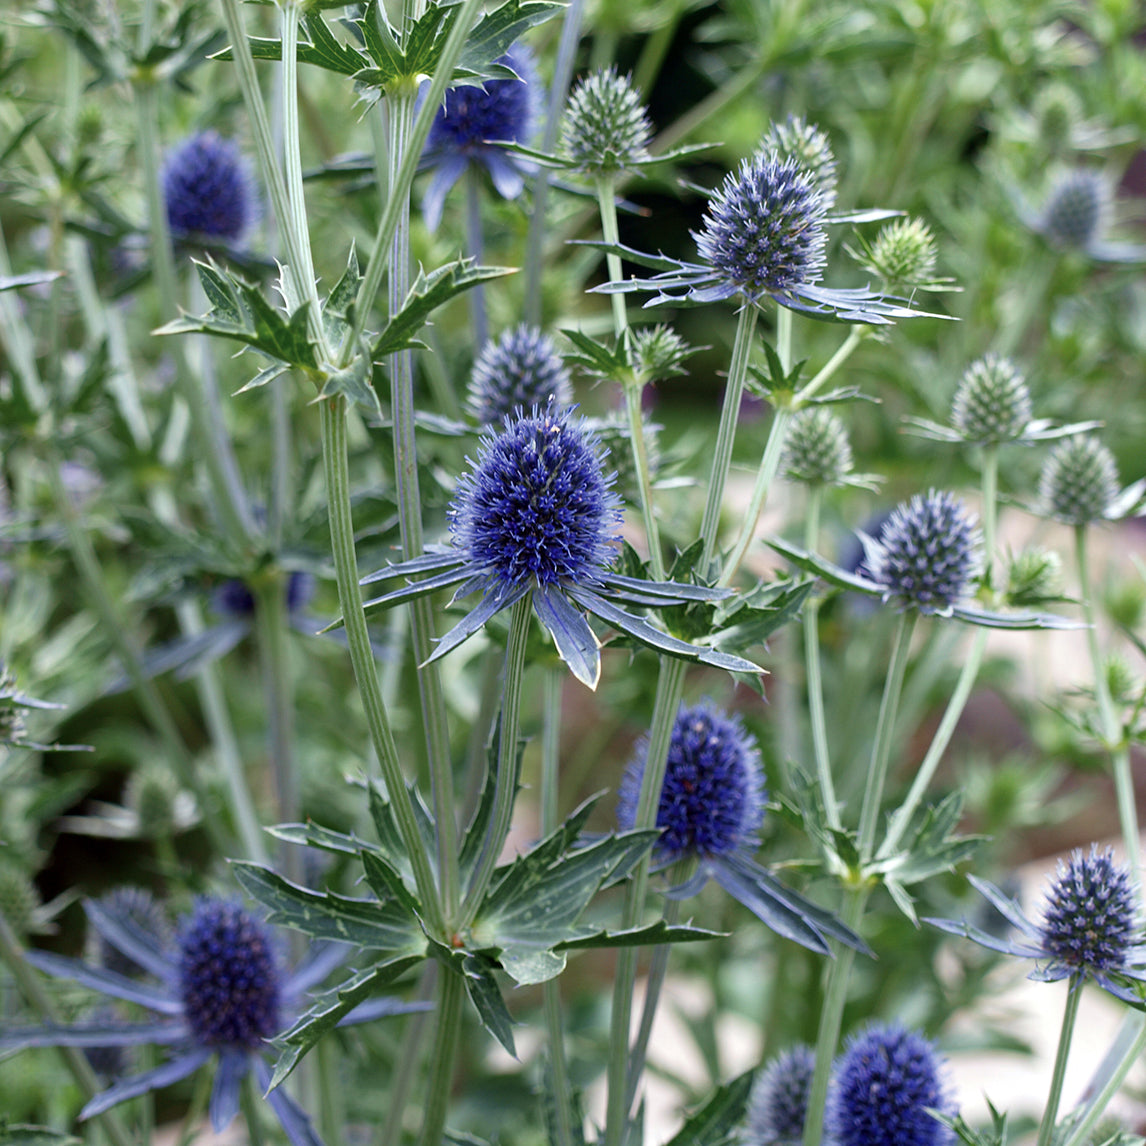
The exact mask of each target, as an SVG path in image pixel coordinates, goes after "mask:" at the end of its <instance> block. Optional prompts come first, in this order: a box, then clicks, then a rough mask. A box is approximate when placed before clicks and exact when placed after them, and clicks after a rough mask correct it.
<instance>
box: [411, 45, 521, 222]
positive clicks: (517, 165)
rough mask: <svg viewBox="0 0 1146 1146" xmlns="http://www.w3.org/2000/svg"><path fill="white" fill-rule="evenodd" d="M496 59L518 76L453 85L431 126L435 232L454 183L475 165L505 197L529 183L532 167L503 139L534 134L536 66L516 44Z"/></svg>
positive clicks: (427, 203)
mask: <svg viewBox="0 0 1146 1146" xmlns="http://www.w3.org/2000/svg"><path fill="white" fill-rule="evenodd" d="M496 62H497V63H499V64H501V65H502V66H504V67H507V68H509V69H510V70H511V71H512V72H515V73H516V74H517V76H518V77H519V78H518V79H504V80H486V81H485V83H484V84H482V86H481V87H475V86H473V85H469V84H465V85H460V86H458V87H453V88H450V89H449V90H448V91H447V92H446V98H445V102H444V104H443V106H442V107H441V109H440V110H439V111H438V114H437V117H436V118H435V119H434V122H433V125H432V126H431V128H430V135H429V138H428V139H427V140H426V151H425V154H424V156H423V163H424V164H425V165H426V166H429V167H433V168H434V174H433V177H432V178H431V179H430V185H429V187H428V188H427V189H426V194H425V197H424V198H423V200H422V215H423V217H424V218H425V221H426V226H427V227H429V228H430V230H431V231H433V230H435V229H436V228H437V226H438V223H439V222H440V221H441V218H442V208H443V207H444V206H445V202H446V196H447V195H448V194H449V192H450V188H452V187H453V185H454V184H455V183H456V182H457V181H458V180H459V179H460V178H461V177H462V175H463V174H465V171H466V168H467V167H469V166H470V165H471V164H477V165H478V166H480V167H484V168H485V169H486V171H488V172H489V176H490V178H491V179H492V180H493V185H494V187H495V188H497V191H498V194H500V195H501V196H502V198H503V199H516V198H517V197H518V195H520V194H521V192H522V188H523V187H524V186H525V174H526V172H527V171H528V170H529V168H528V167H527V166H526V165H524V164H523V163H522V161H521V160H520V159H518V158H517V157H516V156H514V155H513V154H511V153H510V152H508V151H506V149H505V148H504V147H499V146H498V144H500V143H525V142H527V141H528V140H529V138H530V136H531V135H532V134H533V130H534V123H535V121H536V118H537V99H538V96H537V92H538V79H537V68H536V66H535V65H534V62H533V56H532V54H531V53H530V51H529V49H528V48H526V47H524V46H523V45H521V44H514V45H513V47H511V48H510V49H509V51H508V52H506V53H505V55H504V56H502V57H501V58H500V59H498V60H497V61H496Z"/></svg>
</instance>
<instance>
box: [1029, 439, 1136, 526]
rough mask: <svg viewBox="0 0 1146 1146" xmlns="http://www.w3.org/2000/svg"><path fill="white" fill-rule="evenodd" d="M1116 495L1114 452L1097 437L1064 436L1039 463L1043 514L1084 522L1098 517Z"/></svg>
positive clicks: (1075, 523)
mask: <svg viewBox="0 0 1146 1146" xmlns="http://www.w3.org/2000/svg"><path fill="white" fill-rule="evenodd" d="M1117 496H1118V467H1117V466H1116V465H1115V463H1114V455H1113V454H1111V452H1110V451H1109V450H1108V449H1107V448H1106V447H1105V446H1104V445H1103V444H1102V443H1101V442H1100V441H1099V440H1098V439H1097V438H1092V437H1086V436H1080V437H1077V438H1067V439H1066V441H1064V442H1062V443H1060V444H1059V445H1058V446H1057V447H1056V448H1055V449H1054V450H1052V451H1051V454H1050V456H1049V457H1048V458H1047V460H1046V463H1045V464H1044V465H1043V472H1042V476H1041V477H1040V478H1039V497H1040V499H1041V501H1042V504H1043V512H1044V513H1045V514H1046V516H1047V517H1053V518H1056V519H1057V520H1058V521H1062V522H1065V523H1066V524H1067V525H1088V524H1089V523H1090V522H1092V521H1101V520H1102V519H1103V518H1104V517H1105V516H1106V512H1107V510H1108V509H1109V508H1110V506H1111V505H1112V504H1113V502H1114V499H1115V498H1116V497H1117Z"/></svg>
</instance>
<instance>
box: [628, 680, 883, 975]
mask: <svg viewBox="0 0 1146 1146" xmlns="http://www.w3.org/2000/svg"><path fill="white" fill-rule="evenodd" d="M648 749H649V742H648V738H647V737H643V738H642V739H641V740H640V741H638V742H637V746H636V749H635V751H634V754H633V759H632V761H631V762H630V764H629V766H628V768H627V769H626V771H625V775H624V777H623V779H622V781H621V787H620V791H619V792H618V797H617V823H618V824H619V825H620V827H621V828H622V829H623V830H626V831H627V830H629V829H631V828H632V827H633V826H634V824H635V823H636V819H637V807H638V804H639V802H640V791H641V784H642V782H643V780H644V774H645V768H646V766H647V763H648ZM766 798H767V792H766V789H765V783H764V766H763V762H762V761H761V758H760V749H759V747H758V746H757V744H756V738H755V737H754V736H752V735H751V734H750V733H749V732H748V731H747V730H746V729H745V727H744V724H743V722H742V721H741V719H740V717H739V716H737V715H735V714H731V715H730V714H728V713H724V712H721V711H720V710H719V709H717V708H716V707H715V706H714V705H713V704H712V702H711V701H704V702H702V703H701V704H698V705H694V706H689V705H683V704H682V705H681V708H680V711H679V712H678V713H677V718H676V721H675V723H674V724H673V729H672V738H671V740H670V743H669V752H668V760H667V763H666V765H665V777H664V782H663V784H662V786H661V794H660V800H659V803H658V805H657V819H656V826H657V827H658V828H660V829H661V836H660V839H659V840H658V841H657V845H656V848H655V851H654V858H655V859H656V862H657V864H658V866H660V867H667V866H669V865H671V864H674V863H676V862H677V861H678V860H696V861H697V862H698V870H697V872H696V875H695V876H694V877H693V878H692V879H690V880H689V881H688V882H687V883H685V884H683V885H681V886H680V887H677V888H674V889H672V890H671V891H670V892H669V895H670V897H672V898H681V899H683V898H686V897H687V896H691V895H695V894H696V893H697V892H698V891H699V890H700V889H701V888H702V887H703V886H704V884H705V883H706V882H707V881H708V880H709V878H712V879H715V880H716V882H717V883H719V884H720V886H721V887H723V888H724V890H725V891H727V892H728V893H729V895H731V896H732V897H733V898H734V899H737V900H739V901H740V902H741V903H742V904H744V906H745V907H747V908H748V909H749V910H750V911H752V912H753V913H754V914H755V915H756V916H757V917H758V918H760V919H761V920H762V921H763V922H764V923H766V924H767V925H768V926H769V927H771V928H772V930H773V931H775V932H776V933H777V934H778V935H783V936H785V937H786V938H788V939H793V940H795V941H796V942H797V943H801V944H803V945H804V946H805V947H808V948H811V949H812V950H813V951H820V952H822V953H825V954H826V953H827V952H828V950H829V948H828V945H827V942H826V938H825V937H826V936H829V935H830V936H834V937H835V938H836V939H839V940H841V942H844V943H847V944H849V945H850V946H853V947H856V948H857V949H860V950H863V949H864V948H863V944H862V942H861V940H860V939H859V938H858V937H857V936H856V935H854V934H853V933H852V932H851V931H850V930H848V929H847V928H846V927H844V926H843V924H841V923H840V922H839V921H838V920H836V919H835V917H834V916H832V915H830V914H829V913H828V912H826V911H824V910H822V909H821V908H819V907H817V906H816V905H815V904H813V903H811V902H809V901H808V900H806V899H804V898H803V896H800V895H798V894H797V893H796V892H794V891H792V890H791V889H790V888H787V887H785V886H784V885H783V884H782V883H780V881H779V880H777V879H776V878H775V876H773V875H772V874H771V873H770V872H768V871H766V870H765V869H764V868H762V867H760V866H759V865H758V864H756V863H755V862H754V861H753V859H752V853H753V852H754V851H755V850H756V848H757V847H758V846H759V843H760V840H759V836H758V833H759V830H760V826H761V824H762V823H763V820H764V802H765V799H766Z"/></svg>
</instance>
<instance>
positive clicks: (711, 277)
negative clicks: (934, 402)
mask: <svg viewBox="0 0 1146 1146" xmlns="http://www.w3.org/2000/svg"><path fill="white" fill-rule="evenodd" d="M889 214H893V212H887V211H874V212H871V211H869V212H863V213H860V214H853V215H832V216H829V215H828V213H827V207H826V205H825V202H824V196H823V194H822V193H821V191H820V190H819V188H818V186H817V181H816V175H815V173H814V172H812V171H809V169H808V168H806V167H805V166H803V165H802V163H801V162H800V160H798V159H796V158H783V157H781V156H780V155H779V153H777V152H776V151H775V150H771V149H765V150H761V151H758V152H757V153H756V154H755V155H753V156H752V157H751V158H749V159H745V160H744V161H743V162H742V163H741V164H740V167H739V168H738V169H737V170H736V171H734V172H732V173H731V174H729V175H728V176H727V178H726V179H725V180H724V183H723V184H722V185H721V187H720V188H719V190H717V191H716V192H715V193H714V194H713V196H712V199H711V201H710V203H709V206H708V209H707V211H706V213H705V217H704V223H703V226H702V227H701V230H700V231H699V232H694V234H693V238H695V239H696V245H697V252H698V254H699V256H700V258H701V259H702V260H703V261H702V262H699V263H689V262H683V261H681V260H679V259H670V258H667V257H666V256H664V255H660V256H652V255H646V254H642V253H641V252H640V251H633V250H630V249H629V248H627V247H626V248H618V250H619V252H620V253H621V254H623V255H624V256H625V257H626V258H628V259H630V260H632V261H633V262H636V263H639V264H641V265H643V266H647V267H652V268H653V269H655V270H657V271H659V272H660V273H659V274H656V275H654V276H653V277H651V278H648V279H636V278H633V279H625V280H623V281H621V282H612V283H605V284H603V285H601V286H599V287H596V288H595V289H596V290H598V291H600V292H602V293H605V294H617V293H627V292H629V291H635V290H647V291H653V292H655V294H654V297H653V298H652V299H650V300H649V302H648V303H646V305H647V306H654V305H656V304H658V303H662V302H672V303H674V304H677V305H679V304H681V303H686V304H701V303H707V302H714V301H717V300H720V299H730V298H734V297H738V298H740V299H742V300H744V301H746V302H748V303H750V304H753V305H759V304H761V303H763V302H764V300H766V299H771V300H772V301H773V302H775V303H777V304H778V305H780V306H784V307H788V308H789V309H791V310H796V311H800V312H801V313H804V314H808V315H810V316H811V317H813V318H820V319H825V320H828V321H835V322H862V323H867V324H871V325H886V324H887V323H889V322H891V321H892V320H893V319H895V318H908V317H911V316H913V315H918V314H920V313H921V312H920V311H916V310H912V309H911V308H910V307H907V306H904V305H901V303H900V301H899V300H889V299H887V298H885V297H884V296H883V295H881V294H878V293H876V292H874V291H871V290H868V289H867V288H859V289H854V290H836V289H832V288H829V287H825V286H821V285H820V278H821V275H822V273H823V270H824V266H825V253H824V252H825V249H826V247H827V241H828V237H827V230H826V227H827V224H829V223H839V222H857V221H860V220H866V219H881V218H887V217H888V215H889Z"/></svg>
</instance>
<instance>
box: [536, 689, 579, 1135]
mask: <svg viewBox="0 0 1146 1146" xmlns="http://www.w3.org/2000/svg"><path fill="white" fill-rule="evenodd" d="M564 685H565V671H564V669H563V668H559V667H558V668H547V669H546V670H545V674H544V676H543V677H542V682H541V688H542V692H541V799H540V801H539V802H540V805H541V835H542V837H543V838H544V837H545V836H547V835H549V833H550V832H553V831H556V829H557V826H558V825H559V824H560V822H561V803H560V790H561V776H560V764H561V691H562V688H563V687H564ZM542 992H543V995H544V1003H545V1029H546V1033H547V1035H548V1037H549V1069H550V1079H549V1082H550V1085H551V1086H552V1089H553V1110H554V1116H555V1123H556V1125H555V1127H554V1130H555V1135H554V1137H555V1139H556V1140H555V1142H554V1143H553V1146H576V1143H577V1141H578V1138H579V1133H578V1132H579V1131H580V1129H581V1127H579V1126H577V1127H575V1126H574V1125H573V1119H572V1117H571V1116H572V1112H573V1088H572V1085H571V1084H570V1080H569V1064H568V1062H567V1060H566V1057H565V1021H564V1014H563V1011H562V1006H561V987H560V985H559V980H558V979H547V980H546V981H545V984H544V985H543V987H542Z"/></svg>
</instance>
